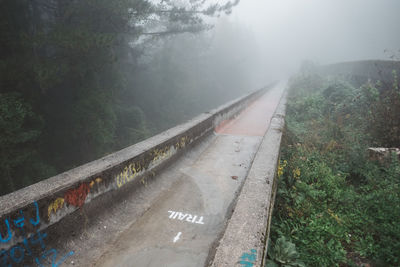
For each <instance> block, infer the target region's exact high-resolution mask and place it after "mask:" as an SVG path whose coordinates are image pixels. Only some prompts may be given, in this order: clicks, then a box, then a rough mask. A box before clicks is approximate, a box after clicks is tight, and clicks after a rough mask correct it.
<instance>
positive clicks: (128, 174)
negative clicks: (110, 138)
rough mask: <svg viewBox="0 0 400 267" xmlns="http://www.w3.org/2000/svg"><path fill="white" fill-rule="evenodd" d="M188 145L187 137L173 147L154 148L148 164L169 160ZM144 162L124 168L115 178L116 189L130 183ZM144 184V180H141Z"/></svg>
mask: <svg viewBox="0 0 400 267" xmlns="http://www.w3.org/2000/svg"><path fill="white" fill-rule="evenodd" d="M188 143H189V138H188V137H187V136H184V137H181V138H180V139H179V140H178V142H177V143H176V144H175V145H171V146H165V147H163V148H155V149H153V150H152V151H151V152H150V154H151V160H150V162H151V163H153V164H157V162H158V161H162V160H164V159H166V158H169V157H170V156H172V155H173V154H174V152H175V151H176V150H179V149H182V148H184V147H185V146H186V145H187V144H188ZM144 166H145V163H144V161H143V160H142V161H140V162H134V163H131V164H129V165H127V166H125V167H124V169H123V170H122V172H120V173H119V174H118V175H117V176H116V177H115V182H116V184H117V187H118V188H120V187H122V186H124V185H125V184H127V183H129V182H130V181H132V180H133V179H134V178H135V177H136V176H137V175H138V174H139V173H140V172H142V171H144V170H145V167H144ZM142 183H144V180H142Z"/></svg>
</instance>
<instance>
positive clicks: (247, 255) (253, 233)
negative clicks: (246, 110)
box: [210, 92, 287, 267]
mask: <svg viewBox="0 0 400 267" xmlns="http://www.w3.org/2000/svg"><path fill="white" fill-rule="evenodd" d="M286 97H287V93H286V92H284V93H283V95H282V98H281V100H280V103H279V105H278V107H277V109H276V111H275V113H274V116H273V117H272V119H271V124H270V127H269V129H268V131H267V133H266V134H265V135H264V137H263V140H262V142H261V145H260V147H259V150H258V152H257V154H256V156H255V158H254V161H253V164H252V166H251V168H250V170H249V174H248V176H247V178H246V180H245V183H244V185H243V188H242V191H241V193H240V195H239V197H238V201H237V204H236V207H235V210H234V212H233V214H232V217H231V219H230V220H229V222H228V225H227V228H226V231H225V233H224V235H223V237H222V238H221V240H220V242H219V245H218V247H217V248H216V252H215V256H214V259H213V261H212V263H211V265H210V266H213V267H224V266H227V267H233V266H263V265H264V264H265V263H264V262H265V257H266V256H265V255H266V248H267V240H268V235H269V226H270V222H271V215H272V209H273V205H274V201H275V192H276V187H277V181H276V169H277V165H278V160H279V151H280V144H281V138H282V131H283V127H284V117H285V111H286Z"/></svg>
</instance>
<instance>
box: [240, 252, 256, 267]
mask: <svg viewBox="0 0 400 267" xmlns="http://www.w3.org/2000/svg"><path fill="white" fill-rule="evenodd" d="M256 253H257V250H255V249H251V250H250V253H243V254H242V256H240V261H239V264H240V265H242V267H243V266H245V267H252V266H254V264H256V261H257V254H256Z"/></svg>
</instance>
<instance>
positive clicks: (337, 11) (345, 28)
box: [229, 0, 400, 74]
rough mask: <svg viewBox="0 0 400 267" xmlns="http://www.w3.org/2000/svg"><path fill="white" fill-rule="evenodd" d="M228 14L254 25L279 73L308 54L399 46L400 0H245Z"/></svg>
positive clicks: (348, 56)
mask: <svg viewBox="0 0 400 267" xmlns="http://www.w3.org/2000/svg"><path fill="white" fill-rule="evenodd" d="M229 20H231V21H232V22H233V23H240V24H244V25H245V26H246V28H248V29H249V30H250V31H253V33H254V36H255V38H256V41H257V44H258V47H259V48H260V51H261V52H259V53H261V54H260V55H259V57H260V58H263V60H264V61H265V64H266V66H265V67H266V68H268V69H270V71H272V69H274V70H273V71H274V72H275V73H277V74H279V73H281V74H282V73H286V72H287V71H290V72H292V71H293V70H294V69H295V68H297V66H298V64H299V62H301V61H302V60H304V59H309V60H312V61H315V62H317V63H322V64H324V63H332V62H340V61H350V60H360V59H379V58H380V59H389V55H388V54H385V53H384V52H383V51H384V49H390V50H394V51H398V50H399V49H400V0H242V1H241V2H240V4H239V6H237V7H236V8H235V9H234V12H233V14H232V15H231V16H230V17H229ZM243 49H246V47H243Z"/></svg>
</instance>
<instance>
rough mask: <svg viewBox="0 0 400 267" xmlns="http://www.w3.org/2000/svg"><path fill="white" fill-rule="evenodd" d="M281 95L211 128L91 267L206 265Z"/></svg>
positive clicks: (276, 90) (264, 99)
mask: <svg viewBox="0 0 400 267" xmlns="http://www.w3.org/2000/svg"><path fill="white" fill-rule="evenodd" d="M282 91H283V87H282V86H276V87H275V88H273V89H271V90H269V91H268V92H267V93H266V94H265V95H263V96H262V97H261V98H260V99H258V100H257V101H255V102H254V103H253V104H252V105H250V106H249V107H248V108H247V109H245V110H244V111H243V112H242V113H241V114H240V115H239V116H237V117H236V118H235V119H233V120H231V121H226V122H223V123H222V125H220V127H217V129H216V135H214V136H212V137H211V138H208V139H207V143H206V144H202V147H203V148H202V149H201V150H199V153H190V154H189V155H185V156H186V157H188V158H186V159H185V160H186V161H188V160H189V163H188V162H186V163H185V164H180V163H179V161H178V162H177V163H176V165H177V166H176V167H174V168H173V170H171V171H170V174H169V175H173V176H174V177H175V181H174V183H173V184H172V185H171V186H170V187H169V188H168V189H167V190H164V191H163V192H161V193H160V196H159V197H158V198H157V200H156V201H155V202H154V203H153V204H152V205H151V206H150V207H149V209H148V210H147V211H146V212H145V213H144V214H143V215H142V216H140V217H139V218H138V219H137V220H135V221H134V222H133V223H131V224H130V225H129V226H127V227H126V228H125V230H124V231H122V232H121V233H120V234H119V236H118V237H117V238H116V239H114V241H113V242H112V243H110V244H108V245H107V249H105V250H104V251H105V252H104V253H103V254H102V255H101V256H100V257H99V258H98V259H97V261H95V263H93V264H92V265H93V266H141V267H142V266H154V267H160V266H176V267H180V266H182V267H190V266H204V265H207V264H208V263H209V262H208V261H209V259H210V255H212V251H213V248H214V245H215V242H217V241H218V239H219V238H220V237H221V235H222V234H223V231H224V227H225V223H226V220H227V219H228V217H229V215H230V213H231V211H232V207H233V204H234V201H235V198H236V196H237V194H238V193H239V191H240V188H241V185H242V183H243V181H244V179H245V177H246V175H247V173H248V169H249V167H250V165H251V162H252V160H253V158H254V155H255V153H256V152H257V149H258V147H259V144H260V141H261V139H262V136H263V135H264V133H265V131H266V130H267V128H268V123H269V121H270V119H271V117H272V115H273V113H274V111H275V109H276V106H277V105H278V103H279V99H280V96H281V94H282ZM185 156H184V157H185Z"/></svg>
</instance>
